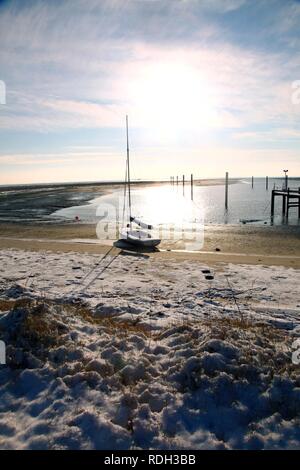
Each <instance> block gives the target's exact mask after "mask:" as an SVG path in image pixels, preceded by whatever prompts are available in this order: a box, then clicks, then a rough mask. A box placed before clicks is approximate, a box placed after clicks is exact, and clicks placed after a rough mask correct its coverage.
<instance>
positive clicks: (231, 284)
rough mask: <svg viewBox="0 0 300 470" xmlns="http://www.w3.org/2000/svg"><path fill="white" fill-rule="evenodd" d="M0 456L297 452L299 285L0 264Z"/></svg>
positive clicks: (192, 267)
mask: <svg viewBox="0 0 300 470" xmlns="http://www.w3.org/2000/svg"><path fill="white" fill-rule="evenodd" d="M0 261H1V263H0V266H1V267H0V273H1V277H0V334H1V338H0V339H1V340H2V341H4V342H5V344H6V358H7V364H6V365H1V366H0V394H1V404H0V447H1V448H2V449H15V448H17V449H149V448H150V449H153V448H155V449H207V448H213V449H231V448H232V449H237V448H242V449H247V448H251V449H252V448H256V449H262V448H264V449H268V448H272V449H274V448H276V449H278V448H299V446H300V431H299V429H300V428H299V422H300V421H299V416H300V377H299V366H298V365H296V364H293V362H292V353H293V347H292V345H293V342H294V341H295V340H296V339H297V338H298V337H299V336H300V295H299V293H300V292H299V285H300V271H299V270H298V269H293V268H287V267H283V266H276V267H275V266H271V265H260V266H257V265H253V264H252V265H249V264H231V263H214V264H213V265H212V264H210V265H208V264H207V263H203V262H201V261H199V260H195V259H188V258H187V259H181V260H180V261H178V259H176V258H175V257H174V259H173V258H172V256H169V257H165V258H164V257H163V256H161V257H155V256H148V255H147V254H139V253H130V252H127V251H122V250H119V249H116V248H112V249H111V251H110V252H107V254H106V255H105V254H102V255H99V254H91V253H86V254H83V253H76V252H69V253H57V252H53V251H25V250H17V249H2V250H1V251H0Z"/></svg>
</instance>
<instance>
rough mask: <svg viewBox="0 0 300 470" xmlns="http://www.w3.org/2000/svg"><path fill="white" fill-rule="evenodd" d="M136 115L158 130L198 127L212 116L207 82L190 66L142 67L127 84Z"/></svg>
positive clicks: (212, 98) (214, 111)
mask: <svg viewBox="0 0 300 470" xmlns="http://www.w3.org/2000/svg"><path fill="white" fill-rule="evenodd" d="M130 99H131V100H132V102H133V103H134V108H135V109H136V111H137V112H138V115H139V117H140V119H142V121H143V122H146V123H147V124H149V125H150V126H151V127H155V128H160V129H161V130H164V131H167V130H171V129H172V130H173V131H174V130H176V129H182V128H191V129H193V128H199V126H202V125H204V126H205V125H207V124H211V123H212V122H213V121H214V119H215V118H216V108H215V104H214V97H213V94H212V90H211V89H210V87H209V84H208V83H207V82H206V81H205V79H204V78H203V76H201V74H200V73H199V72H198V71H197V70H195V69H194V68H193V67H190V66H187V65H183V64H178V63H158V64H155V65H151V66H146V67H143V69H142V70H141V72H140V73H138V74H137V75H136V77H135V79H134V80H133V81H132V82H131V86H130Z"/></svg>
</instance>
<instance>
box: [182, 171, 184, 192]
mask: <svg viewBox="0 0 300 470" xmlns="http://www.w3.org/2000/svg"><path fill="white" fill-rule="evenodd" d="M182 192H183V195H184V175H182Z"/></svg>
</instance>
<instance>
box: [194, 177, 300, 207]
mask: <svg viewBox="0 0 300 470" xmlns="http://www.w3.org/2000/svg"><path fill="white" fill-rule="evenodd" d="M193 185H194V180H193V174H191V200H192V201H193V200H194V188H193ZM299 191H300V188H299Z"/></svg>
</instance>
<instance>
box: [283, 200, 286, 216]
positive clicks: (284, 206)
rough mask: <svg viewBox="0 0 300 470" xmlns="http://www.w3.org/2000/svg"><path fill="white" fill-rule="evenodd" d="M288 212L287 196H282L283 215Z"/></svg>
mask: <svg viewBox="0 0 300 470" xmlns="http://www.w3.org/2000/svg"><path fill="white" fill-rule="evenodd" d="M285 212H286V196H282V215H285Z"/></svg>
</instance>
